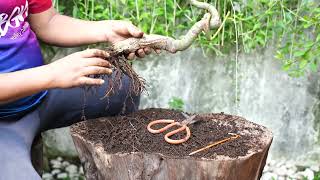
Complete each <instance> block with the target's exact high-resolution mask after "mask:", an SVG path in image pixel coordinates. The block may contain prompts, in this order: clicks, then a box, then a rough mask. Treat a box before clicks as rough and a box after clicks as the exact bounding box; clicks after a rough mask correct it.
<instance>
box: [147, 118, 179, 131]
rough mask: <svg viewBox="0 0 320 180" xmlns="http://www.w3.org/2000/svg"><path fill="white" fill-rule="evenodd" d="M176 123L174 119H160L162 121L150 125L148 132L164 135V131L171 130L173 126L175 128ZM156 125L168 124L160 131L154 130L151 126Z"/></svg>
mask: <svg viewBox="0 0 320 180" xmlns="http://www.w3.org/2000/svg"><path fill="white" fill-rule="evenodd" d="M174 122H175V121H174V120H172V119H160V120H155V121H152V122H150V123H149V124H148V127H147V129H148V131H149V132H151V133H152V134H157V133H162V132H163V131H165V130H167V129H169V128H171V127H172V126H175V123H174ZM155 124H168V125H166V126H165V127H163V128H160V129H152V128H151V126H153V125H155Z"/></svg>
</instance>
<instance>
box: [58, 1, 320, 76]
mask: <svg viewBox="0 0 320 180" xmlns="http://www.w3.org/2000/svg"><path fill="white" fill-rule="evenodd" d="M204 1H207V2H209V3H211V4H214V5H215V6H216V7H217V9H218V11H219V12H220V15H221V17H222V20H223V24H222V26H221V28H219V29H218V30H217V31H216V32H215V33H211V34H207V35H202V36H200V37H199V38H198V39H197V42H198V43H197V44H198V45H199V46H201V47H202V48H203V50H204V52H205V53H210V52H214V53H215V54H217V55H223V54H226V53H228V52H229V51H230V50H233V49H234V48H235V47H236V48H237V49H239V51H243V52H246V53H248V52H250V51H252V50H254V49H256V48H263V47H265V46H266V45H268V44H271V45H276V49H277V53H276V55H275V56H276V58H277V59H279V60H280V61H281V62H282V64H283V70H285V71H287V72H288V73H289V75H291V76H300V75H303V74H304V72H305V71H306V70H307V69H311V70H312V71H316V70H317V69H318V60H319V58H318V56H319V55H320V45H319V44H320V27H319V22H320V7H319V4H317V3H316V2H313V1H309V0H224V1H221V0H204ZM55 6H56V9H57V10H59V11H60V12H62V13H65V14H68V15H72V16H73V17H77V18H81V19H88V20H104V19H126V20H130V21H132V22H133V23H134V24H136V25H138V26H139V27H140V28H141V29H142V30H143V31H144V32H147V33H156V34H162V35H167V36H172V37H175V38H178V37H179V36H180V35H182V34H183V33H184V32H185V31H186V30H188V29H189V28H190V27H191V26H192V25H193V24H194V23H195V22H196V21H197V20H199V19H200V18H201V17H202V16H203V11H200V10H199V9H197V8H195V7H193V6H191V5H190V4H189V3H188V1H186V0H109V1H105V0H73V1H70V0H69V1H62V0H56V1H55Z"/></svg>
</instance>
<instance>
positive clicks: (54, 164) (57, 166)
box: [50, 160, 62, 169]
mask: <svg viewBox="0 0 320 180" xmlns="http://www.w3.org/2000/svg"><path fill="white" fill-rule="evenodd" d="M50 163H51V165H52V167H53V168H55V169H60V168H61V165H62V164H61V162H60V161H58V160H51V161H50Z"/></svg>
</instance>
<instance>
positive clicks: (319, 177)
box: [313, 172, 320, 180]
mask: <svg viewBox="0 0 320 180" xmlns="http://www.w3.org/2000/svg"><path fill="white" fill-rule="evenodd" d="M313 180H320V172H317V173H316V174H315V175H314V178H313Z"/></svg>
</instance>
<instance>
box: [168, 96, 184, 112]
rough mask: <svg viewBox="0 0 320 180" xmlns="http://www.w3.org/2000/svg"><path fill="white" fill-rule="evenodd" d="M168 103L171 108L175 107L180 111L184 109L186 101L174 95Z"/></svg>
mask: <svg viewBox="0 0 320 180" xmlns="http://www.w3.org/2000/svg"><path fill="white" fill-rule="evenodd" d="M168 104H169V108H170V109H175V110H179V111H183V109H184V102H183V100H182V99H180V98H178V97H172V98H171V99H170V101H169V103H168Z"/></svg>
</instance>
